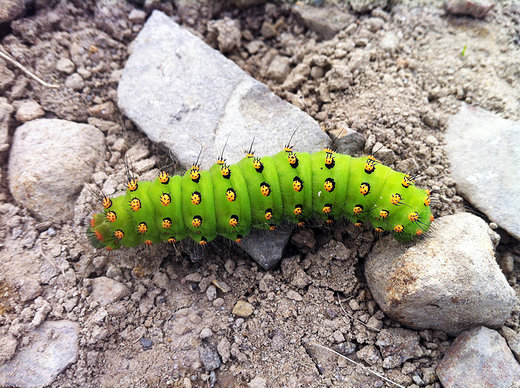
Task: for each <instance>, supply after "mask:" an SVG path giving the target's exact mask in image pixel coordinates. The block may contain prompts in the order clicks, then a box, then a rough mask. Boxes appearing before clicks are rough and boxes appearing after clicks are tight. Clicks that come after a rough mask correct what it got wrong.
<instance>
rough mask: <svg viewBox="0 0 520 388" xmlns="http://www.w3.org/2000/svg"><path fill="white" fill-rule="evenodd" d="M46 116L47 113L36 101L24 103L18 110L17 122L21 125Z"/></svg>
mask: <svg viewBox="0 0 520 388" xmlns="http://www.w3.org/2000/svg"><path fill="white" fill-rule="evenodd" d="M43 115H45V111H44V110H43V109H42V107H41V106H40V104H38V103H37V102H36V101H31V100H29V101H23V102H22V103H21V104H20V106H19V107H18V109H17V110H16V120H18V121H20V122H21V123H25V122H27V121H31V120H34V119H37V118H39V117H42V116H43Z"/></svg>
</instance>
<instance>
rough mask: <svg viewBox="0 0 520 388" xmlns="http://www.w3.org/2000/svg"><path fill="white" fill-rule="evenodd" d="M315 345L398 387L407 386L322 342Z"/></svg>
mask: <svg viewBox="0 0 520 388" xmlns="http://www.w3.org/2000/svg"><path fill="white" fill-rule="evenodd" d="M313 345H315V346H318V347H320V348H322V349H325V350H328V351H329V352H332V353H334V354H337V355H338V356H340V357H343V358H344V359H345V360H348V361H350V362H351V363H353V364H355V365H356V366H359V367H361V368H363V369H364V370H366V371H368V372H370V373H372V374H374V375H376V376H377V377H379V378H380V379H383V380H385V381H386V382H388V383H391V384H394V385H395V386H396V387H399V388H405V387H404V386H403V385H399V384H397V383H395V382H393V381H392V380H389V379H387V378H386V377H385V376H383V375H380V374H379V373H377V372H375V371H373V370H372V369H369V368H367V367H366V366H364V365H362V364H360V363H359V362H356V361H354V360H351V359H350V358H348V357H346V356H344V355H343V354H341V353H338V352H336V351H335V350H332V349H329V348H328V347H326V346H323V345H320V344H318V343H315V342H314V343H313Z"/></svg>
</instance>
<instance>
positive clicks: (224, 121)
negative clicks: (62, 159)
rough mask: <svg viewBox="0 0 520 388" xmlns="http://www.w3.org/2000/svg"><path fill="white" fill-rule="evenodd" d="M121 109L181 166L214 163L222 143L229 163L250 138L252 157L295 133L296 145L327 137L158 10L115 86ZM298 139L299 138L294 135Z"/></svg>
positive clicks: (313, 145) (320, 142)
mask: <svg viewBox="0 0 520 388" xmlns="http://www.w3.org/2000/svg"><path fill="white" fill-rule="evenodd" d="M118 103H119V107H120V108H121V110H122V111H123V112H124V113H125V114H126V115H127V116H128V117H129V118H130V119H132V120H133V121H134V122H135V123H136V124H137V125H138V126H139V127H140V128H141V129H142V130H143V131H144V132H145V133H146V134H147V135H148V137H149V138H150V139H151V140H153V141H154V142H157V143H159V144H160V145H162V146H164V147H166V148H168V149H171V151H172V153H173V155H174V156H175V158H177V159H178V160H179V161H180V162H181V163H182V164H183V165H189V164H191V163H193V162H194V161H195V160H197V156H198V155H199V152H200V150H201V147H202V156H201V159H199V161H201V165H202V167H203V168H208V167H209V166H211V165H213V164H214V163H215V161H216V160H217V158H218V157H219V156H220V154H221V153H222V150H223V148H224V145H225V144H226V143H227V146H226V149H225V153H224V156H225V158H226V159H227V162H228V163H236V162H238V161H239V160H240V159H242V158H243V156H244V153H243V151H244V150H246V149H248V148H249V147H250V146H251V142H252V140H253V138H254V139H255V144H254V147H253V148H254V150H255V151H256V154H257V155H261V156H264V155H273V154H275V153H276V152H278V151H279V150H281V149H283V146H284V145H285V144H287V142H288V139H290V137H291V135H292V133H293V132H294V130H295V129H296V128H297V127H298V132H297V133H296V135H295V139H296V144H297V148H298V149H299V150H302V151H306V152H314V151H317V150H319V149H322V148H323V146H324V145H325V144H327V143H328V141H329V139H328V136H327V135H326V134H325V133H324V132H323V131H322V130H321V128H320V127H319V125H318V123H317V122H316V121H314V119H312V118H310V117H309V116H308V115H306V114H305V113H303V112H302V111H301V110H300V109H298V108H296V107H294V106H292V105H290V104H289V103H287V102H285V101H282V100H281V99H280V98H279V97H277V96H276V95H275V94H273V93H272V92H271V91H269V89H267V87H266V86H265V85H263V84H262V83H260V82H258V81H256V80H254V79H253V78H251V77H250V76H248V75H247V74H246V73H245V72H244V71H243V70H242V69H240V68H239V67H238V66H237V65H236V64H235V63H233V62H232V61H230V60H228V59H227V58H225V57H224V56H223V55H222V54H221V53H219V52H218V51H216V50H214V49H212V48H211V47H209V46H208V45H206V44H205V43H204V42H203V41H202V40H200V39H199V38H198V37H196V36H195V35H193V34H191V33H190V32H188V31H187V30H185V29H183V28H182V27H180V26H179V25H178V24H176V23H175V22H173V21H172V20H171V19H170V18H168V17H167V16H166V15H164V14H163V13H161V12H158V11H154V12H153V14H152V16H151V17H150V18H149V19H148V20H147V22H146V24H145V25H144V27H143V29H142V30H141V32H140V33H139V35H138V37H137V39H136V41H135V42H134V47H133V53H132V55H131V56H130V58H129V59H128V61H127V63H126V66H125V69H124V71H123V75H122V77H121V81H120V83H119V88H118ZM299 134H301V136H299Z"/></svg>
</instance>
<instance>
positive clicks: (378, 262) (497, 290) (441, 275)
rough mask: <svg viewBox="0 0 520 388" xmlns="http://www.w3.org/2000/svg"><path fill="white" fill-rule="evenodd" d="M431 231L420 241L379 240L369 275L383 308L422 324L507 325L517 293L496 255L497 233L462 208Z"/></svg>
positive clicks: (453, 327) (454, 327)
mask: <svg viewBox="0 0 520 388" xmlns="http://www.w3.org/2000/svg"><path fill="white" fill-rule="evenodd" d="M430 234H431V236H429V237H427V238H425V239H424V240H422V241H420V242H418V243H416V244H408V245H405V244H400V243H398V242H396V241H395V240H394V239H393V238H388V239H387V238H383V239H381V240H379V241H378V242H377V243H376V245H375V246H374V249H373V250H372V252H371V253H370V255H369V257H368V259H367V261H366V263H365V275H366V278H367V281H368V285H369V287H370V290H371V292H372V295H373V296H374V299H375V300H376V302H377V303H378V304H379V306H380V307H381V309H382V310H383V311H384V312H385V314H387V315H388V316H389V317H391V318H392V319H394V320H396V321H399V322H401V323H402V324H404V325H406V326H408V327H411V328H414V329H418V330H422V329H435V330H443V331H446V332H448V333H450V334H458V333H460V332H461V331H462V330H467V329H470V328H473V327H476V326H480V325H486V326H489V327H494V328H499V327H501V326H502V325H503V324H504V321H505V320H506V319H507V318H508V317H509V315H510V314H511V311H512V309H513V307H514V306H515V304H516V294H515V291H514V290H513V289H512V288H511V286H510V285H509V284H508V282H507V280H506V278H505V277H504V275H503V273H502V271H501V270H500V268H499V266H498V264H497V263H496V260H495V257H494V255H493V251H494V242H497V241H498V237H497V236H495V233H494V232H492V231H491V229H489V227H488V226H487V225H486V223H485V222H484V221H483V220H482V219H480V218H478V217H476V216H474V215H471V214H468V213H460V214H455V215H452V216H446V217H442V218H439V219H438V220H436V221H434V224H433V231H431V232H430Z"/></svg>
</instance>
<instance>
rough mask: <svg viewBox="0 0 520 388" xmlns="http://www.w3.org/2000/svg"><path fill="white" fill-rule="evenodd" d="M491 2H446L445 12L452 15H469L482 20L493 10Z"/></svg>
mask: <svg viewBox="0 0 520 388" xmlns="http://www.w3.org/2000/svg"><path fill="white" fill-rule="evenodd" d="M494 6H495V4H494V3H493V1H491V0H446V11H448V13H451V14H454V15H471V16H473V17H474V18H483V17H485V16H486V15H487V13H488V12H489V11H490V10H492V9H493V7H494Z"/></svg>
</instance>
